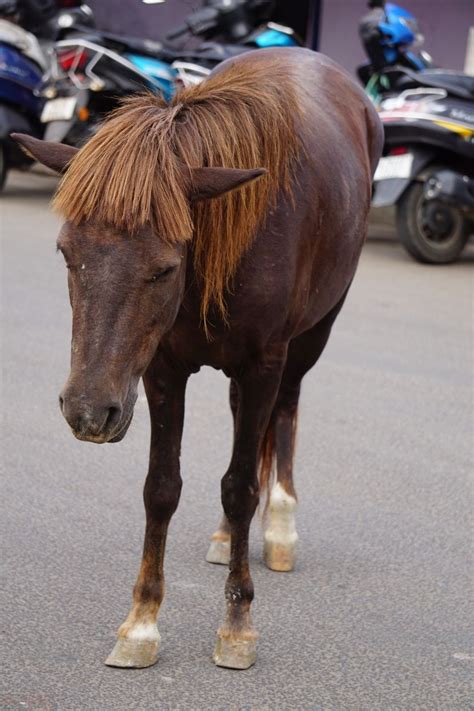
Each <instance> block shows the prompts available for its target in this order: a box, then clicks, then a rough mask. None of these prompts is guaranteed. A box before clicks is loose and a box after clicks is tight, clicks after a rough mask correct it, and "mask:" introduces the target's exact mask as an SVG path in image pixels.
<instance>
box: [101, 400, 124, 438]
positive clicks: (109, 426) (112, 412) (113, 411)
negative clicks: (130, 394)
mask: <svg viewBox="0 0 474 711" xmlns="http://www.w3.org/2000/svg"><path fill="white" fill-rule="evenodd" d="M121 416H122V408H121V406H120V405H112V407H109V412H108V415H107V419H106V420H105V425H104V429H105V431H106V432H112V431H113V430H114V428H115V427H116V426H117V425H118V423H119V422H120V418H121Z"/></svg>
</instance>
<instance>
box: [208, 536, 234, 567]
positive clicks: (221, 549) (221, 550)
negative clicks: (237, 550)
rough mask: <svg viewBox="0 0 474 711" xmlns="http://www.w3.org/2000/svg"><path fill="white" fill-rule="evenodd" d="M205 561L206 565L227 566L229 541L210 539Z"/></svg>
mask: <svg viewBox="0 0 474 711" xmlns="http://www.w3.org/2000/svg"><path fill="white" fill-rule="evenodd" d="M206 560H207V562H208V563H216V564H217V565H229V562H230V540H227V541H223V540H222V539H221V540H214V539H211V543H210V545H209V550H208V551H207V555H206Z"/></svg>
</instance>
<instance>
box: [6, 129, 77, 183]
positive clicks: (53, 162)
mask: <svg viewBox="0 0 474 711" xmlns="http://www.w3.org/2000/svg"><path fill="white" fill-rule="evenodd" d="M10 137H11V138H13V140H14V141H16V142H17V143H19V144H20V146H21V147H22V148H23V150H24V151H25V152H26V153H28V154H29V155H30V156H31V157H32V158H34V159H35V160H37V161H38V163H42V164H43V165H45V166H46V167H47V168H51V170H54V171H55V172H56V173H64V171H65V170H66V168H67V166H68V163H69V162H70V161H71V160H72V159H73V158H74V156H75V155H76V153H77V151H78V150H79V149H78V148H74V147H73V146H66V145H65V144H64V143H54V142H53V141H40V140H39V139H38V138H33V136H27V135H26V133H11V134H10Z"/></svg>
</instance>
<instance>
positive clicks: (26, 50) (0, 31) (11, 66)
mask: <svg viewBox="0 0 474 711" xmlns="http://www.w3.org/2000/svg"><path fill="white" fill-rule="evenodd" d="M34 5H35V3H32V2H30V3H25V2H23V3H21V2H15V1H9V0H8V1H5V0H3V1H1V2H0V190H1V189H2V188H3V185H4V183H5V180H6V176H7V173H8V170H9V169H10V168H20V169H25V168H28V167H29V166H30V165H31V164H32V162H33V161H32V160H31V159H30V158H29V157H28V156H27V155H26V154H25V153H24V152H23V151H22V150H19V146H18V144H17V143H16V142H14V141H12V140H11V139H10V134H11V133H14V132H18V131H20V132H22V133H28V134H30V135H32V136H35V137H37V138H41V137H42V135H43V133H44V125H43V124H42V123H41V121H40V115H41V111H42V109H43V104H44V99H43V98H42V97H40V96H39V95H38V94H37V89H38V87H39V86H40V85H41V81H42V77H43V75H44V73H45V71H46V70H47V68H48V57H47V53H46V51H45V50H46V45H47V44H51V41H50V40H48V39H46V38H50V37H54V38H56V37H61V36H65V34H66V33H68V32H70V31H72V30H73V29H74V28H75V23H77V22H78V20H79V19H80V20H81V22H84V23H86V22H90V21H91V17H92V16H91V13H90V11H89V9H88V8H87V6H82V7H81V8H80V9H76V8H70V9H68V10H67V11H61V10H58V8H57V7H56V6H54V8H53V7H50V6H49V5H48V3H40V6H39V8H35V6H34ZM53 11H54V12H53ZM42 13H43V14H42ZM19 23H22V24H24V25H26V27H31V28H34V29H35V30H37V31H38V33H39V35H40V36H41V37H43V40H44V42H43V43H41V42H40V41H38V38H37V37H36V36H35V35H34V34H32V33H31V32H29V31H27V29H25V27H23V26H21V25H20V24H19ZM81 26H83V25H81Z"/></svg>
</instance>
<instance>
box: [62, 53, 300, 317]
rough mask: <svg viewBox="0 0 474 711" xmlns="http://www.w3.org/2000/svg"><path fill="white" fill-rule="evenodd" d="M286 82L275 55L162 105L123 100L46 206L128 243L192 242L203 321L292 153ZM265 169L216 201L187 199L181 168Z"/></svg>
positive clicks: (145, 99) (154, 100)
mask: <svg viewBox="0 0 474 711" xmlns="http://www.w3.org/2000/svg"><path fill="white" fill-rule="evenodd" d="M298 113H299V109H298V101H297V98H296V94H295V90H294V78H293V77H292V75H291V72H289V70H288V67H287V66H285V63H284V62H283V61H282V59H281V58H280V57H276V58H275V59H274V60H273V62H272V63H271V66H269V62H268V58H267V61H265V62H261V61H258V59H257V60H256V61H254V62H242V63H235V64H231V65H229V66H227V67H226V68H225V69H224V70H222V71H218V72H216V73H215V74H213V75H212V76H211V77H210V78H209V79H208V80H207V81H206V82H204V83H203V84H201V85H200V86H196V87H192V88H189V89H185V90H184V91H182V92H181V93H180V94H179V95H178V96H177V97H175V99H174V100H173V101H172V102H171V104H169V105H168V104H166V103H165V102H164V101H163V100H162V99H160V98H159V97H156V96H154V95H152V94H142V95H139V96H134V97H131V98H128V99H127V100H125V101H124V103H123V105H122V106H121V108H119V109H118V110H117V111H116V112H115V113H114V114H113V115H112V117H111V118H110V119H109V120H108V121H106V122H105V123H104V124H103V126H102V127H101V129H100V130H99V131H98V132H97V134H96V135H95V136H94V137H93V138H92V139H91V140H90V141H89V142H88V143H87V144H86V145H85V146H84V148H83V149H82V150H81V151H80V152H79V153H78V154H77V156H76V157H75V158H74V160H73V161H72V163H71V165H70V167H69V169H68V171H67V173H66V176H65V177H64V179H63V181H62V183H61V185H60V188H59V190H58V193H57V195H56V198H55V207H56V209H57V210H58V211H59V212H60V213H61V214H62V215H63V216H64V217H65V218H66V219H69V220H71V221H73V222H74V223H79V222H81V221H83V220H95V221H97V222H98V223H105V224H109V225H112V226H114V227H116V228H118V229H120V230H125V231H127V232H129V233H130V235H133V233H134V232H135V231H136V230H138V229H139V228H140V227H141V226H143V225H146V224H150V225H151V227H152V229H153V230H154V231H155V232H156V234H158V235H159V236H160V237H161V238H163V239H165V240H168V241H170V242H176V241H184V240H188V239H190V238H191V237H193V254H194V261H195V264H194V266H195V271H196V273H197V274H198V276H199V277H201V280H202V286H201V288H202V304H201V310H202V315H203V317H204V318H205V316H206V313H207V311H208V308H209V305H210V303H211V302H215V303H216V304H217V306H218V307H219V308H220V310H221V311H222V312H223V313H224V312H225V304H224V294H225V290H226V288H227V287H228V286H229V282H230V280H231V278H232V276H233V275H234V273H235V270H236V268H237V265H238V263H239V260H240V258H241V256H242V254H243V253H244V251H245V250H246V249H247V248H248V247H249V246H250V244H251V243H252V240H253V238H254V236H255V234H256V232H257V230H258V228H259V227H260V226H261V223H262V221H263V220H264V218H265V215H266V213H267V211H268V207H269V204H270V205H271V204H272V202H274V201H275V198H276V195H277V193H278V190H279V189H280V188H284V189H286V190H290V189H291V177H292V165H293V163H294V159H295V157H296V155H297V153H298V148H299V146H298V139H297V132H296V130H295V117H296V116H297V115H298ZM185 165H186V166H189V167H225V168H241V169H242V168H243V169H245V168H258V167H263V168H266V169H267V171H268V174H267V175H266V176H264V177H263V178H261V179H259V180H258V181H256V182H253V183H250V184H248V185H247V186H246V187H244V188H242V189H240V190H236V191H234V192H231V193H227V194H226V195H224V196H222V197H220V198H218V199H215V200H205V201H203V202H200V203H197V204H196V205H195V206H194V208H192V207H191V205H190V201H189V187H190V186H189V184H188V181H189V174H187V173H186V171H183V166H185Z"/></svg>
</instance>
